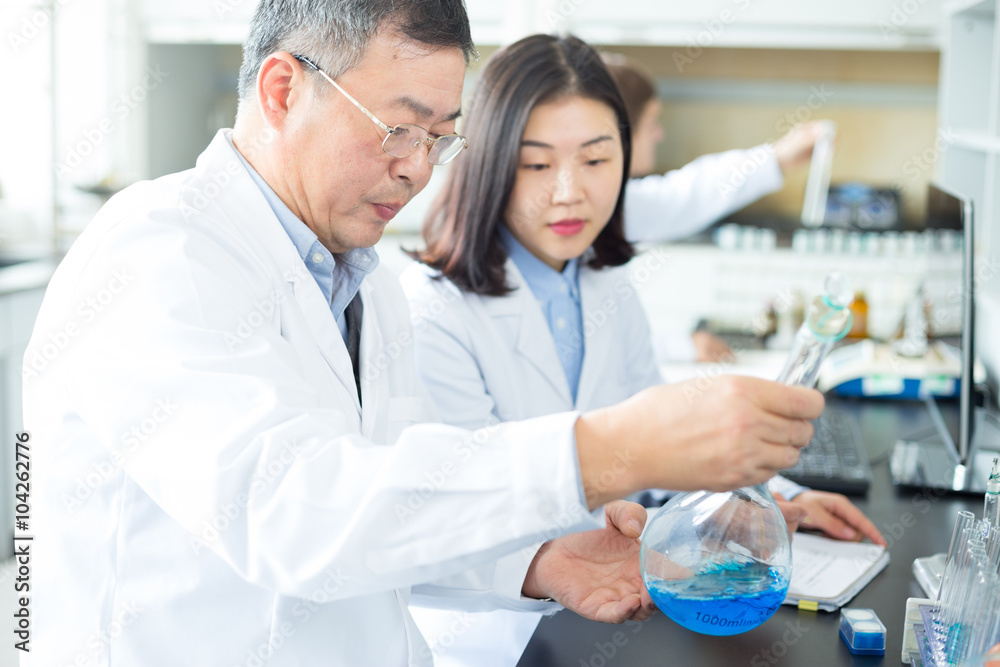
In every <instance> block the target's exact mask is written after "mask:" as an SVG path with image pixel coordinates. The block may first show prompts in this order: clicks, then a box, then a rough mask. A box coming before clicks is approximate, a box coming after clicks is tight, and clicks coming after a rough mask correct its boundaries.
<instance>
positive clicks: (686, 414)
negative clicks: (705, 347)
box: [576, 376, 823, 508]
mask: <svg viewBox="0 0 1000 667" xmlns="http://www.w3.org/2000/svg"><path fill="white" fill-rule="evenodd" d="M822 411H823V395H822V394H820V393H819V392H818V391H816V390H814V389H805V388H803V387H789V386H785V385H783V384H779V383H777V382H771V381H768V380H761V379H758V378H752V377H744V376H721V377H718V378H714V379H709V378H699V379H697V380H689V381H687V382H680V383H677V384H672V385H660V386H656V387H650V388H649V389H646V390H644V391H641V392H639V393H638V394H636V395H634V396H632V397H631V398H629V399H628V400H626V401H624V402H622V403H619V404H617V405H613V406H611V407H609V408H604V409H602V410H594V411H592V412H587V413H585V414H583V415H582V416H581V417H580V418H579V420H577V424H576V443H577V454H578V456H579V459H580V474H581V477H582V479H583V485H584V486H583V488H584V492H585V493H586V496H587V503H588V505H589V506H590V507H592V508H593V507H599V506H600V505H603V504H604V503H606V502H608V501H609V500H613V499H615V498H622V497H624V496H627V495H628V494H630V493H634V492H636V491H640V490H642V489H676V490H678V491H689V490H694V489H707V490H709V491H728V490H730V489H735V488H738V487H741V486H749V485H751V484H759V483H761V482H765V481H767V480H768V479H770V478H771V477H773V476H774V475H775V473H777V472H779V471H780V470H781V469H783V468H788V467H791V466H793V465H795V462H796V461H798V458H799V448H800V447H805V446H806V445H807V444H809V440H810V439H811V438H812V434H813V426H812V424H810V423H809V421H808V420H810V419H816V418H817V417H819V415H820V413H821V412H822Z"/></svg>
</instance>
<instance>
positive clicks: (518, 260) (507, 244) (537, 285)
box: [499, 224, 580, 301]
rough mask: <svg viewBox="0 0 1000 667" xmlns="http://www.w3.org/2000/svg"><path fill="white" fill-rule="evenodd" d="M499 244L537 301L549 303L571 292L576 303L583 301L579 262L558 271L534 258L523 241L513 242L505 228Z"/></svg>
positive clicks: (578, 260)
mask: <svg viewBox="0 0 1000 667" xmlns="http://www.w3.org/2000/svg"><path fill="white" fill-rule="evenodd" d="M499 230H500V240H501V242H502V243H503V245H504V248H506V250H507V256H508V257H510V259H511V261H512V262H514V266H516V267H517V270H518V271H520V272H521V276H522V277H523V278H524V281H525V282H526V283H528V288H529V289H530V290H531V292H532V294H534V295H535V298H536V299H539V300H541V301H549V300H551V299H554V298H556V297H559V296H564V295H565V294H566V291H568V292H569V294H570V296H572V297H573V299H575V300H577V301H579V299H580V285H579V267H580V258H579V257H574V258H573V259H571V260H569V261H568V262H566V266H564V267H563V270H562V271H561V272H560V271H556V270H555V269H553V268H552V267H551V266H549V265H548V264H546V263H545V262H543V261H542V260H540V259H538V258H537V257H535V256H534V255H532V254H531V251H530V250H528V249H527V248H525V247H524V245H522V244H521V242H520V241H518V240H517V239H516V238H514V235H513V234H511V233H510V230H509V229H507V227H506V226H505V225H502V224H501V225H499Z"/></svg>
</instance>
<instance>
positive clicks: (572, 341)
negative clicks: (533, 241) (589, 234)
mask: <svg viewBox="0 0 1000 667" xmlns="http://www.w3.org/2000/svg"><path fill="white" fill-rule="evenodd" d="M500 239H501V241H502V242H503V244H504V247H505V248H506V249H507V255H508V256H509V257H510V259H511V260H512V261H513V262H514V266H516V267H517V270H518V271H520V272H521V276H523V277H524V281H525V282H526V283H527V284H528V288H529V289H530V290H531V293H532V294H533V295H534V296H535V300H537V301H538V305H539V306H541V308H542V313H543V314H544V315H545V321H546V322H548V325H549V331H551V332H552V338H553V339H554V340H555V343H556V352H557V353H558V354H559V363H561V364H562V367H563V372H564V373H565V374H566V382H567V383H568V384H569V391H570V394H571V395H572V396H573V403H576V394H577V388H578V387H579V385H580V369H581V368H582V367H583V347H584V346H583V308H582V306H581V305H580V275H579V268H580V260H579V258H574V259H571V260H569V261H568V262H566V266H565V267H563V270H562V272H559V271H556V270H555V269H553V268H552V267H551V266H549V265H548V264H546V263H545V262H543V261H542V260H540V259H538V258H537V257H535V256H534V255H532V254H531V252H530V251H529V250H528V249H527V248H525V247H524V246H523V245H521V243H520V242H519V241H518V240H517V239H516V238H514V235H513V234H511V233H510V230H508V229H507V228H506V227H504V226H503V225H501V226H500Z"/></svg>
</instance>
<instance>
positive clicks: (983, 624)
mask: <svg viewBox="0 0 1000 667" xmlns="http://www.w3.org/2000/svg"><path fill="white" fill-rule="evenodd" d="M985 574H986V576H985V581H984V582H983V591H982V594H981V595H982V596H981V600H980V605H979V612H978V615H977V616H976V617H974V619H973V623H974V624H975V627H974V629H973V632H972V633H971V634H970V636H969V643H968V646H967V647H966V650H965V654H964V656H963V657H966V658H967V657H969V656H975V655H981V654H983V653H985V652H986V651H987V650H989V648H990V647H992V646H993V645H995V644H996V643H997V633H998V630H1000V579H998V578H997V576H996V574H994V573H992V572H991V571H989V570H987V571H986V573H985Z"/></svg>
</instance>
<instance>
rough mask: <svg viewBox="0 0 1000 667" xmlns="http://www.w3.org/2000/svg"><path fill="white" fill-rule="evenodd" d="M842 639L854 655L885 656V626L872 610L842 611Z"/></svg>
mask: <svg viewBox="0 0 1000 667" xmlns="http://www.w3.org/2000/svg"><path fill="white" fill-rule="evenodd" d="M840 638H841V639H843V640H844V643H845V644H847V648H848V649H849V650H850V651H851V653H853V654H854V655H885V626H884V625H882V621H880V620H879V618H878V616H877V615H876V614H875V611H874V610H872V609H841V610H840Z"/></svg>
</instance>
